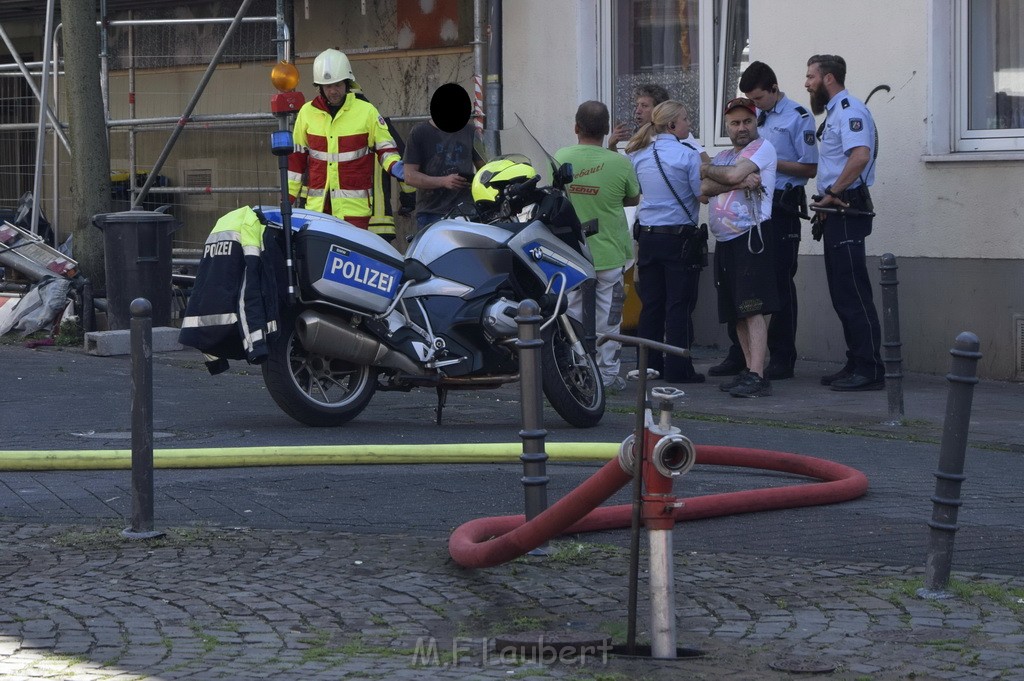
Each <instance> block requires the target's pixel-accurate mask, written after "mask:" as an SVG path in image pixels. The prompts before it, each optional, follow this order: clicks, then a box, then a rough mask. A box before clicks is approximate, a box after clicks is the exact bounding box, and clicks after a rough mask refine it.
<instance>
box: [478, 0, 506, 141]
mask: <svg viewBox="0 0 1024 681" xmlns="http://www.w3.org/2000/svg"><path fill="white" fill-rule="evenodd" d="M482 1H483V0H477V2H478V3H480V2H482ZM501 32H502V24H501V0H490V20H489V23H488V26H487V37H488V43H487V86H486V88H485V89H486V108H485V111H486V112H487V127H486V129H485V130H484V143H485V145H486V147H487V152H488V153H489V154H490V155H491V156H497V155H498V154H500V153H501V149H500V147H499V143H498V131H499V130H501V123H502V113H501V99H502V92H501Z"/></svg>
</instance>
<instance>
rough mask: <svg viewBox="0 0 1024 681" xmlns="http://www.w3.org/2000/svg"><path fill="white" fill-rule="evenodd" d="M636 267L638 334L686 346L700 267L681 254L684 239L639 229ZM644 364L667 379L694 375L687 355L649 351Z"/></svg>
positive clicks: (688, 344) (687, 344)
mask: <svg viewBox="0 0 1024 681" xmlns="http://www.w3.org/2000/svg"><path fill="white" fill-rule="evenodd" d="M639 236H640V239H639V250H638V253H637V271H638V272H639V274H640V304H641V308H640V319H639V321H638V323H637V335H638V336H640V337H641V338H646V339H648V340H653V341H658V342H659V343H668V344H669V345H675V346H676V347H680V348H687V349H689V347H690V345H691V344H692V343H693V311H694V309H695V308H696V307H697V289H698V286H699V284H700V269H699V268H694V267H693V266H692V265H691V264H688V263H685V262H684V261H683V258H682V251H683V244H684V242H685V239H684V238H683V237H682V236H680V235H676V234H647V233H643V232H641V233H640V235H639ZM647 366H648V367H650V368H651V369H654V370H656V371H658V372H659V373H661V375H662V376H663V377H664V378H665V380H668V381H678V380H683V379H686V378H689V377H691V376H693V375H694V373H695V371H694V368H693V360H691V359H690V358H689V357H679V356H678V355H668V356H667V357H665V356H664V355H663V354H662V353H660V352H655V351H653V350H649V351H648V355H647Z"/></svg>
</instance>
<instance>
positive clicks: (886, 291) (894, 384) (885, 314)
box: [879, 253, 904, 426]
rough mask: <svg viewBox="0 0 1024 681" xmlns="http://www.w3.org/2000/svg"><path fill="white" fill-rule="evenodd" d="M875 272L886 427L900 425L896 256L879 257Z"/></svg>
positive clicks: (888, 254)
mask: <svg viewBox="0 0 1024 681" xmlns="http://www.w3.org/2000/svg"><path fill="white" fill-rule="evenodd" d="M879 269H880V270H881V272H882V276H881V286H882V328H883V330H884V334H885V337H884V338H883V339H882V353H883V355H884V356H883V357H882V360H883V361H884V362H885V389H886V392H887V393H888V397H889V420H888V421H887V422H886V423H887V424H888V425H890V426H901V425H903V415H904V411H903V358H902V356H901V355H900V348H901V347H902V346H903V343H901V342H900V300H899V295H898V293H897V284H898V283H899V282H898V281H897V280H896V271H897V270H898V269H899V267H898V266H897V265H896V256H895V255H893V254H892V253H886V254H884V255H883V256H882V259H881V265H879Z"/></svg>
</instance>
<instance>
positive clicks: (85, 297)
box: [82, 279, 96, 333]
mask: <svg viewBox="0 0 1024 681" xmlns="http://www.w3.org/2000/svg"><path fill="white" fill-rule="evenodd" d="M93 304H94V303H93V296H92V282H91V281H89V280H88V279H85V280H84V281H83V282H82V332H83V333H91V332H93V331H95V330H96V310H95V309H93Z"/></svg>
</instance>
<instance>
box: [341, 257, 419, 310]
mask: <svg viewBox="0 0 1024 681" xmlns="http://www.w3.org/2000/svg"><path fill="white" fill-rule="evenodd" d="M401 277H402V271H401V270H399V269H398V268H396V267H391V266H389V265H386V264H384V263H382V262H380V261H378V260H375V259H373V258H371V257H369V256H367V255H364V254H362V253H359V252H358V251H354V250H351V249H347V248H344V247H342V246H339V245H337V244H334V245H332V246H331V250H330V251H329V252H328V253H327V259H326V261H325V262H324V273H323V278H324V279H326V280H328V281H331V282H334V283H335V284H338V285H340V286H344V287H346V288H348V289H354V290H356V291H361V292H362V293H364V294H365V293H368V294H370V295H373V296H380V297H381V298H382V299H384V300H385V301H387V302H391V300H393V299H394V297H395V293H396V291H397V290H398V284H399V281H400V280H401ZM373 307H376V306H373ZM385 307H386V303H385Z"/></svg>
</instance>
